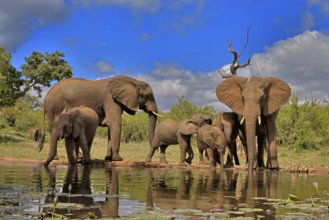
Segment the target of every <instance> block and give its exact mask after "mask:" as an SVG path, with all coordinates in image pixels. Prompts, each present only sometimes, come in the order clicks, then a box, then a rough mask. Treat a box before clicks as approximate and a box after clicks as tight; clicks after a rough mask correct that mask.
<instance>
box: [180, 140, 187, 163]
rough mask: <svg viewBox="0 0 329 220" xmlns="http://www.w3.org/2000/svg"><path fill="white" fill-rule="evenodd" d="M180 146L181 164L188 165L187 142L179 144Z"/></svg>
mask: <svg viewBox="0 0 329 220" xmlns="http://www.w3.org/2000/svg"><path fill="white" fill-rule="evenodd" d="M179 147H180V159H179V165H186V164H185V157H186V149H187V144H186V143H185V142H184V143H181V144H179Z"/></svg>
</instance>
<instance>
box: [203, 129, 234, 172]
mask: <svg viewBox="0 0 329 220" xmlns="http://www.w3.org/2000/svg"><path fill="white" fill-rule="evenodd" d="M197 140H198V149H199V159H200V160H199V162H200V163H203V151H204V150H206V152H207V156H208V159H209V164H210V168H211V169H214V168H215V166H216V161H215V155H216V153H218V155H219V160H220V165H221V168H222V169H224V153H225V148H226V146H227V141H226V138H225V135H224V132H223V131H222V129H220V128H219V127H217V126H215V125H204V126H202V127H201V128H200V129H199V131H198V138H197Z"/></svg>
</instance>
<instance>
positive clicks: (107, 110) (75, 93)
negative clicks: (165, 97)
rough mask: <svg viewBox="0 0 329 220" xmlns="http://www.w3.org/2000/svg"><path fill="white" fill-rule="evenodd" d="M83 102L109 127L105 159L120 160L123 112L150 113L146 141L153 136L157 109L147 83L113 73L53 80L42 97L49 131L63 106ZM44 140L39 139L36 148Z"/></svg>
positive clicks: (100, 121)
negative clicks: (87, 78) (113, 74)
mask: <svg viewBox="0 0 329 220" xmlns="http://www.w3.org/2000/svg"><path fill="white" fill-rule="evenodd" d="M82 105H83V106H86V107H89V108H91V109H93V110H94V111H95V112H96V113H97V115H98V117H99V126H106V127H108V143H107V155H106V157H105V159H106V160H113V161H120V160H123V158H122V157H121V156H120V154H119V150H120V138H121V123H122V113H123V112H124V111H125V112H127V113H128V114H132V115H134V114H135V113H136V111H138V110H139V109H142V110H144V111H145V112H146V113H148V115H149V119H148V132H149V142H150V145H151V141H152V139H153V136H154V130H155V126H156V120H157V116H156V115H155V114H154V112H155V113H157V112H158V109H157V105H156V102H155V99H154V95H153V91H152V89H151V87H150V86H149V84H147V83H146V82H143V81H139V80H136V79H134V78H131V77H128V76H114V77H111V78H108V79H101V80H86V79H81V78H71V79H65V80H61V81H59V82H58V83H56V84H55V85H54V86H53V87H52V88H51V89H50V90H49V92H48V94H47V95H46V97H45V103H44V112H45V116H46V117H47V121H48V127H49V131H50V133H51V132H52V130H53V123H54V120H55V118H56V117H57V115H59V114H60V113H61V112H62V111H63V109H65V108H73V107H78V106H82ZM43 143H44V141H42V139H41V141H40V142H39V150H40V149H42V147H43Z"/></svg>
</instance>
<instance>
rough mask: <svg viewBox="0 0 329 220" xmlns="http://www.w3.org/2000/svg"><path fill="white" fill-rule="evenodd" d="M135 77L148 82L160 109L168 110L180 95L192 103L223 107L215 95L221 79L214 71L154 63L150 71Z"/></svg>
mask: <svg viewBox="0 0 329 220" xmlns="http://www.w3.org/2000/svg"><path fill="white" fill-rule="evenodd" d="M137 78H138V79H139V80H143V81H146V82H148V83H149V84H150V86H151V87H152V89H153V92H154V95H155V98H156V100H157V104H158V107H159V108H160V109H161V110H169V109H170V107H171V106H173V105H176V104H177V102H178V99H179V98H181V97H182V96H184V98H186V99H187V100H189V101H190V102H191V103H192V104H194V105H202V106H203V105H213V106H214V107H216V108H218V109H223V108H225V107H224V106H223V105H221V104H220V103H219V101H218V100H217V98H216V95H215V88H216V86H217V85H218V83H219V82H220V81H221V78H220V77H219V75H218V73H217V72H215V71H213V72H209V73H201V72H191V71H190V70H186V69H184V68H182V67H181V66H179V65H175V64H172V63H170V64H163V63H155V64H154V68H153V69H152V70H151V71H148V72H147V73H145V74H140V75H139V76H138V77H137Z"/></svg>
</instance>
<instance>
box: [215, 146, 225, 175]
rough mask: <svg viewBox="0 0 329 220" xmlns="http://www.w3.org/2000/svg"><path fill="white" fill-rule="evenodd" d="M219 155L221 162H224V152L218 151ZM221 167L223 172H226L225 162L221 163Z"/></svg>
mask: <svg viewBox="0 0 329 220" xmlns="http://www.w3.org/2000/svg"><path fill="white" fill-rule="evenodd" d="M217 154H218V155H219V160H220V161H223V160H224V150H220V149H217ZM220 167H221V169H222V170H224V162H221V163H220Z"/></svg>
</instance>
